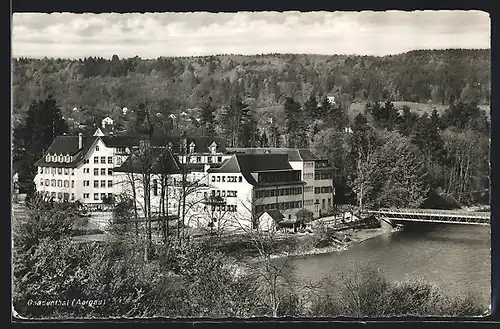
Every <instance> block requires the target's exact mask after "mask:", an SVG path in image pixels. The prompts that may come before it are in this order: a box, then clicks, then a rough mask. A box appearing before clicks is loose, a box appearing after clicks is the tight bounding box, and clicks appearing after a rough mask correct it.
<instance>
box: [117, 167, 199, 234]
mask: <svg viewBox="0 0 500 329" xmlns="http://www.w3.org/2000/svg"><path fill="white" fill-rule="evenodd" d="M197 176H198V175H192V174H190V175H188V176H187V180H188V181H191V182H192V181H199V180H197V178H196V177H197ZM113 182H114V187H113V193H114V195H115V196H116V197H117V198H118V199H119V198H121V197H127V198H131V199H133V197H134V189H135V200H136V205H137V208H138V214H139V216H140V217H143V216H144V209H145V200H144V178H143V176H142V175H141V174H138V173H122V172H116V173H115V174H114V175H113ZM181 182H182V175H170V176H169V177H168V183H167V185H166V186H167V187H166V188H165V193H168V196H167V197H166V198H165V203H166V204H167V209H168V215H170V216H176V215H179V216H180V217H182V216H181V214H182V207H183V203H182V199H181V196H182V184H181ZM149 185H150V211H151V213H152V214H153V216H156V215H158V214H161V211H162V209H161V201H162V199H161V192H162V179H161V175H158V174H151V175H150V178H149ZM187 191H188V192H187V195H186V208H185V209H186V210H185V216H184V219H185V224H186V225H188V226H190V227H197V226H198V225H201V223H202V222H203V221H202V220H201V219H205V216H203V208H204V204H203V203H202V202H203V200H204V198H205V195H208V193H207V192H208V187H206V186H205V187H203V186H199V187H196V188H191V189H188V190H187ZM206 193H207V194H206Z"/></svg>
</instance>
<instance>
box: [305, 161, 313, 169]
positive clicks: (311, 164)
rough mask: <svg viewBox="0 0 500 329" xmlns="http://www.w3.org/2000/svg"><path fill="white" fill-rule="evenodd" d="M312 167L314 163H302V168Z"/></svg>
mask: <svg viewBox="0 0 500 329" xmlns="http://www.w3.org/2000/svg"><path fill="white" fill-rule="evenodd" d="M312 167H314V162H304V168H312Z"/></svg>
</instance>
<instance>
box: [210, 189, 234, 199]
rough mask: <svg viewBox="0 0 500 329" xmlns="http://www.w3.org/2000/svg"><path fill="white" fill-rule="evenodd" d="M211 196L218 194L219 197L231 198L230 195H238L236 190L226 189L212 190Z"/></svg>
mask: <svg viewBox="0 0 500 329" xmlns="http://www.w3.org/2000/svg"><path fill="white" fill-rule="evenodd" d="M212 196H220V197H223V198H225V197H228V198H231V197H235V198H236V197H237V196H238V191H227V193H226V191H225V190H222V191H221V190H217V191H215V190H212Z"/></svg>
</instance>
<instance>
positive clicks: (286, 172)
mask: <svg viewBox="0 0 500 329" xmlns="http://www.w3.org/2000/svg"><path fill="white" fill-rule="evenodd" d="M208 173H209V188H210V195H211V197H212V198H217V199H218V200H219V201H220V204H216V203H215V204H213V203H208V205H207V206H208V207H211V210H212V211H213V210H216V211H226V212H229V214H228V215H227V216H226V218H227V217H230V218H232V219H233V221H232V222H231V221H228V222H229V223H228V225H229V226H240V227H241V228H252V227H253V228H255V227H256V225H257V224H258V222H257V221H258V218H259V217H260V215H262V214H263V213H265V212H266V211H270V210H278V211H280V212H281V213H282V214H283V216H284V218H286V219H300V218H298V217H299V213H300V211H301V210H303V208H304V201H305V200H304V193H303V188H304V186H305V184H306V182H304V181H303V180H302V179H301V176H302V173H301V171H300V170H297V169H294V168H293V167H292V166H291V164H290V162H289V161H288V156H287V155H286V154H241V153H237V154H234V155H233V156H232V157H231V158H229V159H228V160H227V161H225V162H224V163H223V164H222V165H220V166H219V167H218V168H210V169H209V170H208ZM208 207H207V208H208ZM207 210H210V208H209V209H207ZM226 220H227V219H226Z"/></svg>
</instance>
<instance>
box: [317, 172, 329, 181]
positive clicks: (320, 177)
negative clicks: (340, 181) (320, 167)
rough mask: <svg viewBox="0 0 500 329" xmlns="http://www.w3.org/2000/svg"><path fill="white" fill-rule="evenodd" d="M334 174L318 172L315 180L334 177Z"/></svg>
mask: <svg viewBox="0 0 500 329" xmlns="http://www.w3.org/2000/svg"><path fill="white" fill-rule="evenodd" d="M332 178H333V174H331V173H317V174H316V176H315V177H314V179H315V180H323V179H332Z"/></svg>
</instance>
